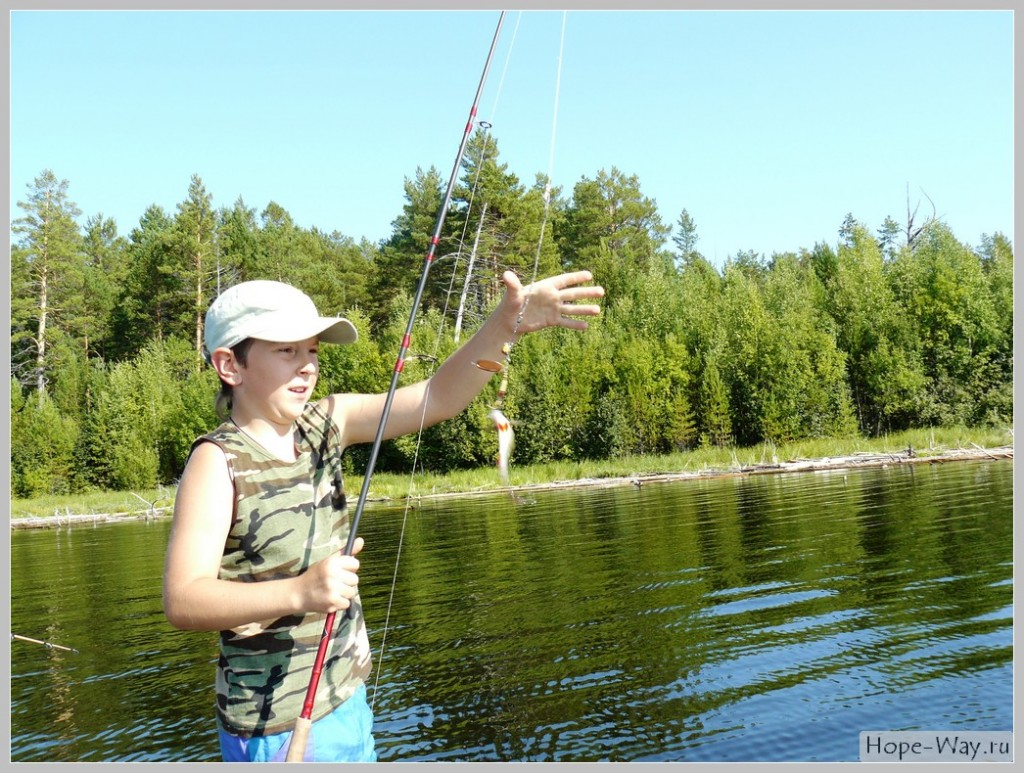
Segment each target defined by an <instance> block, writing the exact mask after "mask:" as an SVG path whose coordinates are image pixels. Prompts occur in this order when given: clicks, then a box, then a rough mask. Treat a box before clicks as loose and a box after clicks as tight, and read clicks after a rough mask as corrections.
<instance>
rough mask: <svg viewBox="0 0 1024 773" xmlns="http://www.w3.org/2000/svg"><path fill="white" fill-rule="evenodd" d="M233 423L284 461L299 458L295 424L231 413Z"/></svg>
mask: <svg viewBox="0 0 1024 773" xmlns="http://www.w3.org/2000/svg"><path fill="white" fill-rule="evenodd" d="M231 423H232V424H234V425H235V426H236V427H238V429H240V430H241V431H242V432H244V433H245V434H246V435H247V436H248V437H249V439H250V440H252V441H253V442H255V443H256V444H257V445H259V446H261V447H262V448H263V449H264V450H265V451H267V452H268V453H269V454H270V455H271V456H273V457H275V458H277V459H280V460H281V461H282V462H294V461H295V460H296V459H297V458H298V453H297V452H296V450H295V426H294V425H292V426H290V427H282V426H278V425H276V424H272V423H271V422H268V421H266V420H264V419H249V420H246V419H245V418H244V417H242V416H237V415H235V414H234V413H232V414H231Z"/></svg>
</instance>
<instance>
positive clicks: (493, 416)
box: [487, 408, 516, 485]
mask: <svg viewBox="0 0 1024 773" xmlns="http://www.w3.org/2000/svg"><path fill="white" fill-rule="evenodd" d="M487 416H488V418H490V420H491V421H493V422H494V426H495V428H496V429H497V430H498V460H497V464H498V473H499V474H500V475H501V479H502V480H503V481H504V482H505V484H506V485H507V484H508V462H509V458H510V457H511V456H512V449H513V448H515V445H516V435H515V432H513V431H512V422H510V421H509V420H508V419H507V418H505V414H504V413H502V412H501V410H499V409H498V408H492V409H491V411H490V413H488V414H487Z"/></svg>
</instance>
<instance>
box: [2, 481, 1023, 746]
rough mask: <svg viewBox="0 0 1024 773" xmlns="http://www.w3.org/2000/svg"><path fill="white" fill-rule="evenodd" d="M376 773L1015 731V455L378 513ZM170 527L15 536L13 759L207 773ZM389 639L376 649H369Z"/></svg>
mask: <svg viewBox="0 0 1024 773" xmlns="http://www.w3.org/2000/svg"><path fill="white" fill-rule="evenodd" d="M366 515H367V516H368V517H364V519H363V521H362V523H361V531H362V534H363V536H364V537H365V538H366V541H367V547H366V549H365V551H364V553H363V555H362V556H361V558H362V564H363V568H362V579H361V588H362V595H363V600H364V604H365V606H366V608H367V614H368V624H369V627H370V636H371V644H372V645H373V648H374V653H375V657H376V661H377V666H376V667H377V673H375V675H374V677H373V678H372V680H371V684H370V691H371V699H372V701H373V704H374V711H375V714H376V725H375V736H376V739H377V749H378V753H379V755H380V759H381V760H447V761H455V760H460V761H461V760H467V761H468V760H486V761H511V760H522V761H568V760H580V761H590V760H610V761H615V760H636V761H641V760H647V761H668V760H706V761H707V760H711V761H751V760H758V761H784V760H790V761H810V760H856V759H857V755H858V738H859V733H860V731H862V730H948V729H956V728H963V729H970V730H1010V729H1012V676H1011V663H1012V652H1011V646H1012V631H1011V622H1012V609H1011V604H1012V564H1011V560H1012V539H1011V533H1012V463H1010V462H1002V461H1000V462H959V463H956V464H947V465H936V466H924V465H916V466H902V467H897V468H893V469H874V470H857V471H830V472H823V473H797V474H789V475H774V476H753V477H748V478H730V479H718V480H690V481H683V482H675V483H659V484H655V485H644V486H642V487H634V486H622V487H613V488H592V489H573V490H552V491H544V492H541V493H537V494H536V495H534V494H532V493H531V495H530V498H529V499H528V500H523V501H520V502H517V501H515V500H513V499H511V498H509V497H507V496H486V497H477V496H474V497H464V498H459V499H450V500H438V501H433V500H432V501H423V502H420V503H418V504H417V506H416V507H414V508H412V509H411V510H410V512H409V514H408V518H407V519H406V526H405V534H404V537H402V539H403V546H402V554H401V560H400V561H399V562H398V565H397V582H396V585H395V592H394V598H393V599H392V603H391V614H390V620H389V621H388V630H387V634H386V638H385V636H384V630H383V629H384V620H385V614H386V611H387V608H388V602H389V595H390V593H391V580H392V573H393V572H395V571H396V569H395V557H396V553H397V546H398V544H399V539H400V531H401V524H402V521H403V511H402V510H401V509H398V508H390V507H383V506H374V507H371V508H369V509H368V510H367V512H366ZM168 528H169V523H168V522H167V521H157V522H152V523H125V524H114V525H105V526H96V527H76V528H74V529H71V530H68V529H59V530H50V531H30V532H13V533H12V549H11V558H12V611H11V618H12V620H11V625H12V631H14V632H17V633H20V634H23V635H27V636H32V637H35V638H38V639H44V640H49V641H53V642H58V643H62V644H67V645H69V646H73V647H76V648H77V649H78V650H79V652H78V653H77V654H76V653H68V652H61V651H58V650H52V649H47V648H45V647H41V646H38V645H32V644H26V643H22V642H15V641H12V642H11V694H12V695H11V697H12V705H11V738H12V740H11V756H12V760H13V761H37V760H56V761H62V760H63V761H71V760H75V761H100V760H118V761H169V760H177V761H184V760H189V761H201V760H213V759H217V754H218V750H217V742H216V735H215V729H214V721H213V692H212V685H213V666H214V663H215V659H216V635H215V634H195V633H184V632H179V631H174V630H173V629H171V628H170V627H169V626H168V625H167V623H166V622H165V621H164V619H163V616H162V612H161V607H160V581H161V571H162V562H163V550H164V546H165V544H166V538H167V531H168ZM382 643H383V644H384V648H383V651H382V649H381V646H382Z"/></svg>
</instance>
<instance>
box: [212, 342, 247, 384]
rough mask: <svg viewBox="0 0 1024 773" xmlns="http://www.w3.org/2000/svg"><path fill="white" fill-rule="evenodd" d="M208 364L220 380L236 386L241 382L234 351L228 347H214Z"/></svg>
mask: <svg viewBox="0 0 1024 773" xmlns="http://www.w3.org/2000/svg"><path fill="white" fill-rule="evenodd" d="M210 364H211V365H213V368H214V370H216V371H217V375H218V376H220V380H221V381H223V382H224V383H225V384H228V385H229V386H238V385H239V384H241V383H242V374H241V372H240V371H239V367H238V360H236V359H235V353H234V352H232V351H231V350H230V349H223V348H222V349H214V350H213V353H212V354H211V355H210Z"/></svg>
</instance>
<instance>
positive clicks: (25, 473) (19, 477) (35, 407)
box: [11, 380, 79, 497]
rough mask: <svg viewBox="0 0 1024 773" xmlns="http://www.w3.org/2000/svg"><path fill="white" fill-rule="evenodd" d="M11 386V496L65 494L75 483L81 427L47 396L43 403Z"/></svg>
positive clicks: (18, 386) (17, 387) (13, 384)
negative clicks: (76, 455) (63, 413)
mask: <svg viewBox="0 0 1024 773" xmlns="http://www.w3.org/2000/svg"><path fill="white" fill-rule="evenodd" d="M35 397H36V396H34V395H32V396H28V397H26V395H24V394H23V393H22V388H21V386H20V385H19V384H18V383H17V381H13V380H12V383H11V493H12V494H13V495H14V496H18V497H34V496H40V495H42V494H65V493H68V492H69V491H70V490H71V486H72V482H73V481H74V480H75V474H74V471H75V465H76V464H77V460H76V458H75V448H76V445H77V443H78V433H79V427H78V424H77V423H76V422H75V420H74V419H73V418H70V417H68V416H62V415H61V413H60V411H59V410H58V409H57V406H56V405H55V404H54V402H53V401H52V400H51V399H50V398H49V397H48V396H46V395H45V393H44V395H43V397H42V399H41V400H38V399H35Z"/></svg>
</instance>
